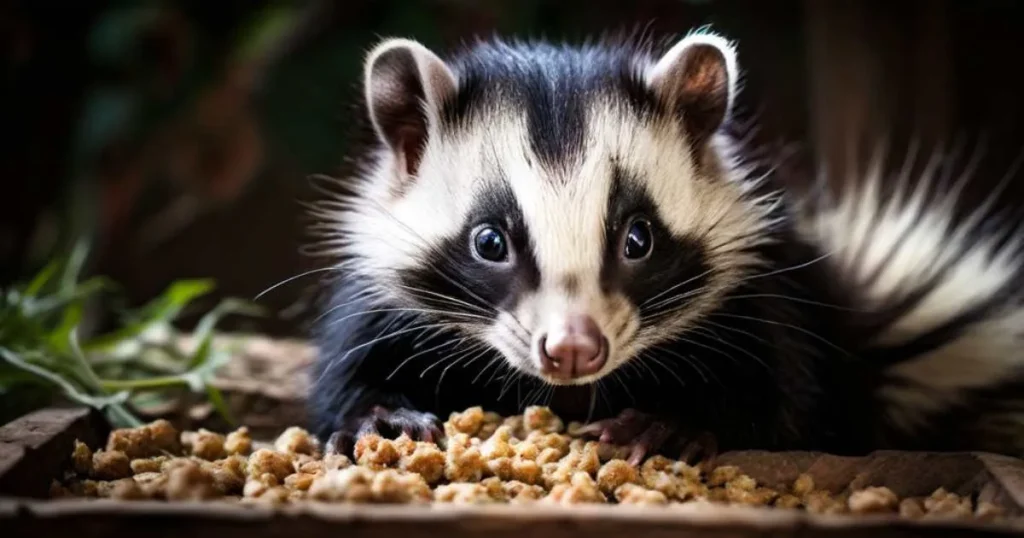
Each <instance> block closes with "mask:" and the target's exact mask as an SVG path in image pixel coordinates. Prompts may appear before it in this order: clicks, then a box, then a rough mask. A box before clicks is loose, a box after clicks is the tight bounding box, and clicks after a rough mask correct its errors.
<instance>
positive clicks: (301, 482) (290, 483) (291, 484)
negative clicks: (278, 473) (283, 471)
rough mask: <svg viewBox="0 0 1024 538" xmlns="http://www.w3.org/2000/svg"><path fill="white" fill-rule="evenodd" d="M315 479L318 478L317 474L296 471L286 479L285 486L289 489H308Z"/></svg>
mask: <svg viewBox="0 0 1024 538" xmlns="http://www.w3.org/2000/svg"><path fill="white" fill-rule="evenodd" d="M313 480H316V476H314V475H311V474H305V473H295V474H293V475H288V477H287V478H285V479H284V487H286V488H288V489H289V490H299V491H308V490H309V487H310V486H312V485H313Z"/></svg>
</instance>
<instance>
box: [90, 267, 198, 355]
mask: <svg viewBox="0 0 1024 538" xmlns="http://www.w3.org/2000/svg"><path fill="white" fill-rule="evenodd" d="M213 288H214V285H213V282H212V281H211V280H184V281H179V282H175V283H173V284H171V286H170V287H169V288H168V289H167V290H166V291H164V293H163V294H161V295H160V297H158V298H156V299H154V300H153V301H151V302H150V303H149V304H148V305H146V306H144V307H143V308H142V309H141V310H140V312H139V314H138V315H136V316H133V318H134V319H132V320H130V321H128V322H127V323H126V324H125V326H124V327H122V328H120V329H118V330H116V331H114V332H112V333H109V334H105V335H102V336H98V337H96V338H93V339H91V340H89V341H88V342H87V343H85V344H83V345H82V348H83V349H84V350H86V351H87V352H100V351H111V350H112V349H113V348H114V347H116V346H117V345H118V344H123V343H125V342H131V340H133V339H135V338H138V337H139V336H141V335H142V334H143V333H145V332H146V331H147V330H150V329H152V328H153V327H154V326H157V325H166V324H168V323H170V321H171V320H172V319H173V318H174V317H176V316H177V315H178V314H179V313H180V312H181V310H182V309H183V308H184V307H185V306H186V305H187V304H188V303H190V302H192V301H193V300H195V299H196V298H198V297H200V296H202V295H206V294H207V293H209V292H210V291H212V290H213Z"/></svg>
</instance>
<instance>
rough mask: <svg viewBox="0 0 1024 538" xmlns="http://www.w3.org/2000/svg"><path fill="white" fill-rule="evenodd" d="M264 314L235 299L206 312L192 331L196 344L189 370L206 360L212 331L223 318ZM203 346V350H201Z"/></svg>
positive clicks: (262, 311) (256, 306)
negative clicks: (232, 315)
mask: <svg viewBox="0 0 1024 538" xmlns="http://www.w3.org/2000/svg"><path fill="white" fill-rule="evenodd" d="M264 313H265V310H264V309H263V308H261V307H259V306H258V305H255V304H252V303H249V302H247V301H240V300H237V299H226V300H224V301H222V302H221V303H220V304H218V305H217V306H216V307H214V308H213V309H212V310H210V311H209V312H207V313H206V315H204V316H203V317H202V318H201V319H200V320H199V323H196V327H195V329H194V330H193V331H192V336H193V337H194V338H195V340H196V341H197V342H198V344H197V346H196V351H195V352H194V353H193V355H192V360H190V361H189V364H188V367H189V369H192V368H195V367H196V366H198V365H199V364H200V363H202V362H203V361H205V360H206V355H208V354H209V346H210V345H212V344H211V343H210V342H209V341H210V340H211V339H212V337H213V330H214V328H215V327H216V325H217V323H218V322H219V321H220V320H221V319H222V318H223V317H224V316H227V315H231V314H243V315H246V314H247V315H251V316H259V315H262V314H264ZM204 346H205V348H206V349H205V350H204V349H203V347H204Z"/></svg>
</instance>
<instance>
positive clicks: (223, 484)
mask: <svg viewBox="0 0 1024 538" xmlns="http://www.w3.org/2000/svg"><path fill="white" fill-rule="evenodd" d="M247 462H248V460H246V458H245V457H244V456H240V455H237V454H236V455H233V456H228V457H227V458H224V459H222V460H219V461H217V462H213V463H211V464H209V466H208V467H207V472H209V473H210V475H211V476H212V478H213V485H214V487H216V488H217V491H220V492H221V494H223V495H237V494H239V493H241V492H242V488H243V487H244V486H245V482H246V465H247Z"/></svg>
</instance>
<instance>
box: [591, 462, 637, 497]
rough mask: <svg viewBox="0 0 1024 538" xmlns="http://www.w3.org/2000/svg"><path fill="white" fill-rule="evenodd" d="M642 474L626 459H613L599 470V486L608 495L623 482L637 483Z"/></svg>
mask: <svg viewBox="0 0 1024 538" xmlns="http://www.w3.org/2000/svg"><path fill="white" fill-rule="evenodd" d="M639 480H640V474H639V473H638V472H637V470H636V468H635V467H633V466H632V465H630V464H629V462H627V461H625V460H611V461H609V462H608V463H606V464H604V465H603V466H601V469H600V470H598V471H597V486H598V487H599V488H601V491H602V492H604V493H605V494H606V495H610V494H613V493H614V492H615V490H617V489H618V488H619V487H620V486H622V485H623V484H628V483H632V484H636V483H637V482H639Z"/></svg>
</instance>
